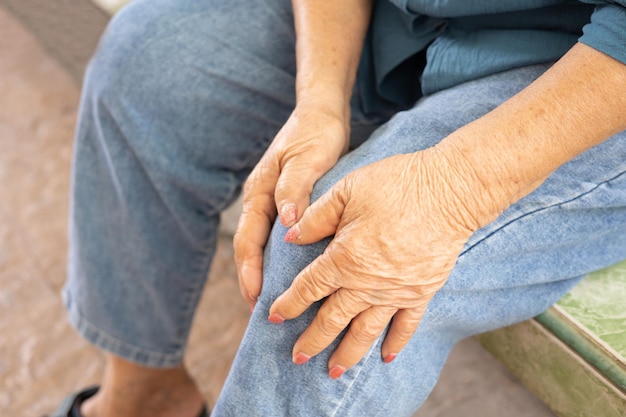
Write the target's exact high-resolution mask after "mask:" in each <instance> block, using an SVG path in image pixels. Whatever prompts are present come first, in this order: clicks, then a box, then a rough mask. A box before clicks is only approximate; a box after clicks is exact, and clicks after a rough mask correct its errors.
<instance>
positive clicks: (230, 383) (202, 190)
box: [64, 0, 626, 416]
mask: <svg viewBox="0 0 626 417" xmlns="http://www.w3.org/2000/svg"><path fill="white" fill-rule="evenodd" d="M294 42H295V34H294V29H293V16H292V13H291V9H290V1H289V0H274V1H272V2H266V1H262V0H246V1H242V0H229V1H227V2H226V1H219V0H136V1H135V2H133V3H132V4H131V5H130V6H128V7H127V8H126V9H125V10H124V11H123V12H121V13H120V14H119V15H118V16H117V17H116V18H115V19H114V20H113V22H112V23H111V25H110V27H109V28H108V30H107V32H106V34H105V35H104V37H103V39H102V41H101V43H100V46H99V48H98V51H97V53H96V55H95V57H94V59H93V60H92V62H91V64H90V66H89V69H88V72H87V74H86V79H85V86H84V92H83V97H82V102H81V109H80V114H79V122H78V127H77V134H76V146H75V160H74V171H73V198H72V206H71V228H70V237H71V246H70V257H69V277H68V282H67V285H66V287H65V290H64V298H65V301H66V305H67V308H68V311H69V316H70V320H71V322H72V324H73V325H74V326H75V327H76V329H77V330H78V331H79V332H80V333H81V334H82V335H83V336H84V337H85V338H87V339H88V340H89V341H91V342H92V343H94V344H95V345H97V346H98V347H100V348H102V349H104V350H107V351H109V352H112V353H113V354H115V355H118V356H120V357H123V358H125V359H127V360H130V361H133V362H136V363H139V364H142V365H145V366H151V367H171V366H175V365H178V364H180V363H181V361H182V357H183V354H184V349H185V345H186V341H187V336H188V333H189V328H190V325H191V320H192V317H193V314H194V310H195V307H196V304H197V302H198V299H199V296H200V294H201V291H202V288H203V285H204V281H205V278H206V275H207V271H208V268H209V265H210V263H211V259H212V256H213V253H214V250H215V241H216V234H217V226H218V222H219V214H220V212H221V211H222V210H223V209H224V208H225V207H227V206H228V205H229V203H230V202H232V201H233V200H234V198H235V197H236V196H237V194H238V193H239V191H240V188H241V184H242V182H243V181H244V179H245V178H246V176H247V174H248V173H249V172H250V170H251V169H252V168H253V166H254V165H255V163H256V162H257V161H258V159H259V158H260V157H261V155H262V154H263V152H264V150H265V149H266V147H267V146H268V144H269V142H270V141H271V140H272V138H273V136H274V135H275V133H276V132H277V131H278V129H279V128H280V127H281V125H282V123H283V122H284V121H285V120H286V119H287V117H288V116H289V114H290V112H291V110H292V108H293V106H294V103H295V97H294V80H295V57H294ZM547 67H548V66H547V65H539V66H532V67H527V68H520V69H516V70H511V71H508V72H504V73H500V74H495V75H492V76H489V77H485V78H482V79H479V80H475V81H472V82H469V83H465V84H462V85H459V86H456V87H453V88H450V89H448V90H445V91H441V92H439V93H436V94H434V95H431V96H428V97H425V98H423V99H421V100H420V101H419V102H418V103H416V105H415V106H414V107H413V108H411V109H410V110H407V111H403V112H398V113H397V114H396V115H394V116H393V117H392V118H391V119H390V120H388V121H387V120H385V116H384V115H365V114H363V112H362V111H361V110H360V102H359V96H358V92H355V94H354V97H353V102H352V127H353V130H352V132H353V134H352V136H353V137H352V139H353V141H354V145H355V146H356V145H357V144H360V143H361V142H363V141H365V143H363V144H362V145H360V146H358V147H357V148H356V149H355V150H354V151H352V152H350V153H349V154H348V155H346V156H345V157H344V158H342V159H341V160H340V162H339V163H338V164H337V166H336V167H335V168H333V169H332V170H331V171H330V172H328V173H327V174H326V175H325V176H324V177H323V178H322V179H321V180H320V181H319V182H318V183H317V185H316V187H315V190H314V193H313V199H315V198H318V197H319V196H320V195H321V194H322V193H323V192H324V191H325V190H327V189H328V188H329V187H330V186H331V185H332V184H334V183H335V182H336V181H337V180H338V179H340V178H342V177H343V176H344V175H346V173H348V172H350V171H352V170H354V169H356V168H358V167H360V166H363V165H366V164H369V163H371V162H374V161H376V160H379V159H381V158H384V157H386V156H390V155H393V154H397V153H407V152H415V151H418V150H420V149H424V148H427V147H429V146H432V145H433V144H435V143H437V142H438V141H440V140H441V139H443V138H444V137H446V136H447V135H448V134H449V133H451V132H452V131H454V130H455V129H457V128H459V127H460V126H463V125H465V124H467V123H469V122H471V121H472V120H475V119H476V118H478V117H480V116H482V115H483V114H485V113H486V112H488V111H490V110H491V109H493V108H494V107H496V106H498V105H499V104H500V103H502V102H503V101H505V100H506V99H508V98H509V97H511V96H512V95H514V94H515V93H516V92H518V91H519V90H521V89H522V88H524V87H525V86H526V85H528V84H529V83H530V82H532V81H533V80H534V79H535V78H536V77H538V76H539V75H540V74H541V73H542V72H543V71H545V70H546V68H547ZM374 130H375V131H374ZM372 131H374V133H373V134H371V135H370V133H371V132H372ZM285 231H286V230H285V229H284V228H283V227H282V226H280V225H279V224H277V225H276V226H275V227H274V230H273V231H272V234H271V236H270V240H269V243H268V245H267V248H266V253H265V256H266V259H265V271H264V284H263V291H262V294H261V297H260V299H259V303H258V305H257V307H256V309H255V311H254V312H253V315H252V318H251V321H250V324H249V327H248V330H247V332H246V334H245V336H244V339H243V341H242V344H241V347H240V349H239V353H238V354H237V357H236V359H235V362H234V364H233V367H232V370H231V372H230V375H229V377H228V379H227V381H226V384H225V386H224V388H223V392H222V395H221V397H220V399H219V400H218V403H217V405H216V408H215V410H214V411H213V414H212V415H215V416H257V415H258V416H327V415H328V416H331V415H332V416H374V415H381V416H410V415H411V414H412V413H413V412H414V411H415V410H416V409H417V408H419V406H420V405H421V404H422V402H423V401H424V400H425V398H426V396H427V395H428V393H429V392H430V390H431V389H432V387H433V386H434V384H435V382H436V380H437V378H438V376H439V372H440V370H441V368H442V366H443V364H444V362H445V360H446V357H447V355H448V353H449V352H450V350H451V349H452V347H453V346H454V344H455V343H456V342H458V341H459V340H461V339H462V338H465V337H467V336H470V335H473V334H476V333H480V332H484V331H488V330H491V329H495V328H498V327H502V326H505V325H508V324H511V323H514V322H517V321H521V320H524V319H527V318H529V317H532V316H534V315H536V314H538V313H540V312H542V311H543V310H545V309H546V308H548V307H549V306H550V305H551V304H553V303H554V302H555V301H556V300H558V299H559V298H560V297H561V296H562V295H563V294H564V293H565V292H567V291H568V290H569V289H570V288H571V287H572V286H573V285H575V284H576V283H577V282H578V281H579V280H580V278H581V277H582V276H584V275H585V274H586V273H588V272H590V271H593V270H596V269H599V268H602V267H605V266H608V265H610V264H612V263H615V262H618V261H620V260H622V259H624V258H626V134H625V133H622V134H620V135H617V136H615V137H613V138H611V139H609V140H608V141H606V142H605V143H604V144H602V145H600V146H597V147H595V148H593V149H591V150H589V151H587V152H586V153H584V154H583V155H580V156H579V157H577V158H576V159H575V160H573V161H571V162H569V163H568V164H566V165H564V166H563V167H561V168H560V169H559V170H558V171H557V172H555V173H554V174H553V175H552V176H551V177H550V178H549V179H548V180H547V181H546V182H545V183H544V184H543V185H542V186H541V187H540V188H539V189H537V190H536V191H535V192H533V193H532V194H530V195H529V196H527V197H525V198H524V199H522V200H520V201H519V202H518V203H517V204H515V205H513V206H512V207H510V208H509V209H508V210H506V211H505V212H504V213H503V214H502V215H501V216H500V217H499V218H498V219H497V220H496V221H494V222H493V223H491V224H490V225H488V226H486V227H485V228H483V229H481V230H479V231H478V232H476V233H475V234H474V235H473V236H472V238H471V239H470V240H469V241H468V242H467V244H466V246H465V248H464V250H463V252H462V253H461V255H460V257H459V259H458V261H457V264H456V266H455V268H454V270H453V272H452V274H451V276H450V278H449V280H448V282H447V283H446V285H445V286H444V287H443V288H442V289H441V290H440V291H439V292H438V293H437V295H436V296H435V298H434V299H433V300H432V302H431V303H430V305H429V307H428V309H427V312H426V314H425V316H424V319H423V321H422V323H421V325H420V328H419V330H418V331H417V333H416V334H415V336H414V337H413V339H412V340H411V342H410V343H409V345H408V346H407V347H406V348H405V350H404V351H402V352H401V354H400V355H399V356H398V357H397V359H396V360H395V361H394V362H392V363H390V364H384V363H383V362H382V360H381V358H380V353H379V352H380V341H379V342H378V343H377V344H376V345H375V346H373V347H372V349H371V350H370V352H369V353H368V355H366V357H365V358H364V359H363V360H362V361H361V362H359V363H358V364H357V365H356V366H355V367H354V368H352V369H350V370H348V371H347V372H346V374H344V376H343V377H342V378H340V379H339V380H337V381H335V380H331V379H330V378H329V377H328V376H327V369H326V364H327V359H328V355H329V353H330V352H331V351H332V349H333V348H334V346H331V347H330V348H329V349H327V350H326V351H325V352H323V353H322V354H321V355H319V356H318V357H315V358H313V359H312V360H311V361H310V362H309V363H307V364H306V365H304V366H296V365H294V364H292V363H291V348H292V345H293V343H294V342H295V340H296V338H297V336H298V335H299V334H300V333H301V332H302V331H303V330H304V329H305V328H306V326H307V324H308V323H309V322H310V321H311V319H312V317H313V316H314V314H315V311H316V308H317V306H314V307H312V308H311V309H309V310H308V311H307V312H306V313H305V314H304V315H303V316H302V317H300V318H298V319H296V320H293V321H290V322H286V323H284V324H282V325H280V326H275V325H271V324H269V323H268V322H267V315H268V308H269V306H270V305H271V303H272V301H273V300H274V299H275V298H276V297H277V296H278V295H279V294H280V293H281V292H282V291H284V290H285V289H286V288H287V287H288V285H289V283H290V282H291V280H292V279H293V277H294V276H295V275H296V274H297V273H298V271H300V270H301V269H302V268H303V267H304V266H305V265H307V264H308V263H309V262H311V260H313V259H314V258H315V257H316V256H318V255H319V254H320V253H321V251H323V249H324V247H325V245H326V244H327V243H328V242H327V241H323V242H320V243H317V244H314V245H309V246H305V247H299V246H294V245H289V244H286V243H284V242H283V241H282V237H283V236H284V233H285ZM415 239H419V236H416V237H415Z"/></svg>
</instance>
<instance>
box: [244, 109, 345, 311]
mask: <svg viewBox="0 0 626 417" xmlns="http://www.w3.org/2000/svg"><path fill="white" fill-rule="evenodd" d="M348 119H349V118H346V117H345V114H340V115H337V114H336V113H334V112H332V111H328V112H325V111H320V109H319V108H317V107H316V108H315V109H310V108H308V107H307V106H306V105H298V106H297V107H296V109H295V110H294V111H293V113H292V114H291V116H290V117H289V119H288V120H287V122H286V123H285V125H284V126H283V127H282V129H281V130H280V131H279V132H278V134H277V135H276V137H275V138H274V140H273V142H272V144H271V145H270V147H269V148H268V150H267V151H266V152H265V154H264V155H263V157H262V158H261V160H260V161H259V163H258V164H257V165H256V167H255V168H254V170H253V171H252V172H251V174H250V176H249V177H248V180H247V181H246V184H245V187H244V191H243V210H242V214H241V217H240V220H239V225H238V227H237V233H236V234H235V238H234V247H235V261H236V264H237V269H238V275H239V288H240V290H241V293H242V295H243V297H244V299H246V300H247V301H248V303H249V304H250V308H253V307H254V305H255V304H256V299H257V297H258V296H259V294H260V293H261V286H262V282H263V277H262V271H263V248H264V246H265V244H266V242H267V238H268V236H269V232H270V229H271V227H272V224H273V222H274V220H275V219H276V215H277V214H280V221H281V223H282V224H283V225H285V226H291V225H293V224H294V223H295V222H296V220H298V219H299V218H300V217H302V213H303V212H304V211H305V209H306V208H307V207H308V206H309V201H310V195H311V191H312V190H313V185H314V184H315V182H316V181H317V180H318V179H320V177H321V176H322V175H324V174H325V173H326V172H328V170H329V169H331V168H332V167H333V166H334V165H335V164H336V163H337V161H338V160H339V157H340V156H341V155H342V154H344V153H345V152H346V151H347V150H348V143H349V136H350V135H349V129H350V128H349V124H348V123H347V122H345V120H348Z"/></svg>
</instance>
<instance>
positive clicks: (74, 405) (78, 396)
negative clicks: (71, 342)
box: [50, 387, 209, 417]
mask: <svg viewBox="0 0 626 417" xmlns="http://www.w3.org/2000/svg"><path fill="white" fill-rule="evenodd" d="M99 388H100V387H89V388H86V389H84V390H82V391H79V392H75V393H74V394H71V395H69V396H68V397H67V398H65V400H63V402H62V403H61V405H60V406H59V408H58V409H57V411H55V412H54V414H52V415H51V416H50V417H82V414H80V406H81V404H82V403H83V402H84V401H85V400H86V399H88V398H90V397H93V396H94V395H95V394H96V392H98V389H99ZM198 417H209V412H208V411H207V408H206V407H202V411H201V412H200V415H199V416H198Z"/></svg>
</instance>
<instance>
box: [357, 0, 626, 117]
mask: <svg viewBox="0 0 626 417" xmlns="http://www.w3.org/2000/svg"><path fill="white" fill-rule="evenodd" d="M589 3H592V4H589ZM577 41H580V42H583V43H586V44H588V45H589V46H591V47H593V48H595V49H598V50H600V51H602V52H604V53H606V54H608V55H610V56H612V57H614V58H616V59H618V60H620V61H621V62H624V63H626V0H617V1H601V0H585V1H573V0H507V1H495V0H477V1H468V0H378V1H376V3H375V8H374V14H373V17H372V23H371V26H370V31H369V33H368V38H367V41H366V45H365V48H364V51H363V57H362V59H361V65H360V67H359V89H360V91H361V96H362V99H363V105H364V110H365V111H366V112H382V113H387V112H393V111H396V110H397V107H398V106H400V107H408V106H410V105H411V104H412V103H414V102H415V101H416V100H417V99H418V98H419V97H420V96H421V95H423V94H430V93H434V92H436V91H439V90H441V89H445V88H449V87H452V86H454V85H457V84H459V83H462V82H465V81H469V80H472V79H476V78H479V77H482V76H486V75H489V74H493V73H496V72H500V71H505V70H508V69H512V68H517V67H521V66H526V65H533V64H539V63H546V62H554V61H556V60H558V59H559V58H560V57H561V56H563V55H564V54H565V52H567V50H568V49H570V48H571V47H572V46H573V45H574V44H575V43H576V42H577Z"/></svg>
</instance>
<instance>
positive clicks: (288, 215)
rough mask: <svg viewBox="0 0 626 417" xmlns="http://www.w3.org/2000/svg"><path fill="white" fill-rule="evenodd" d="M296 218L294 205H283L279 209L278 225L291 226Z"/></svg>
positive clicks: (296, 213)
mask: <svg viewBox="0 0 626 417" xmlns="http://www.w3.org/2000/svg"><path fill="white" fill-rule="evenodd" d="M297 218H298V211H297V208H296V205H295V204H293V203H290V204H285V205H284V206H282V207H281V208H280V223H281V224H282V225H283V226H291V225H292V224H294V223H295V222H296V219H297Z"/></svg>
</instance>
